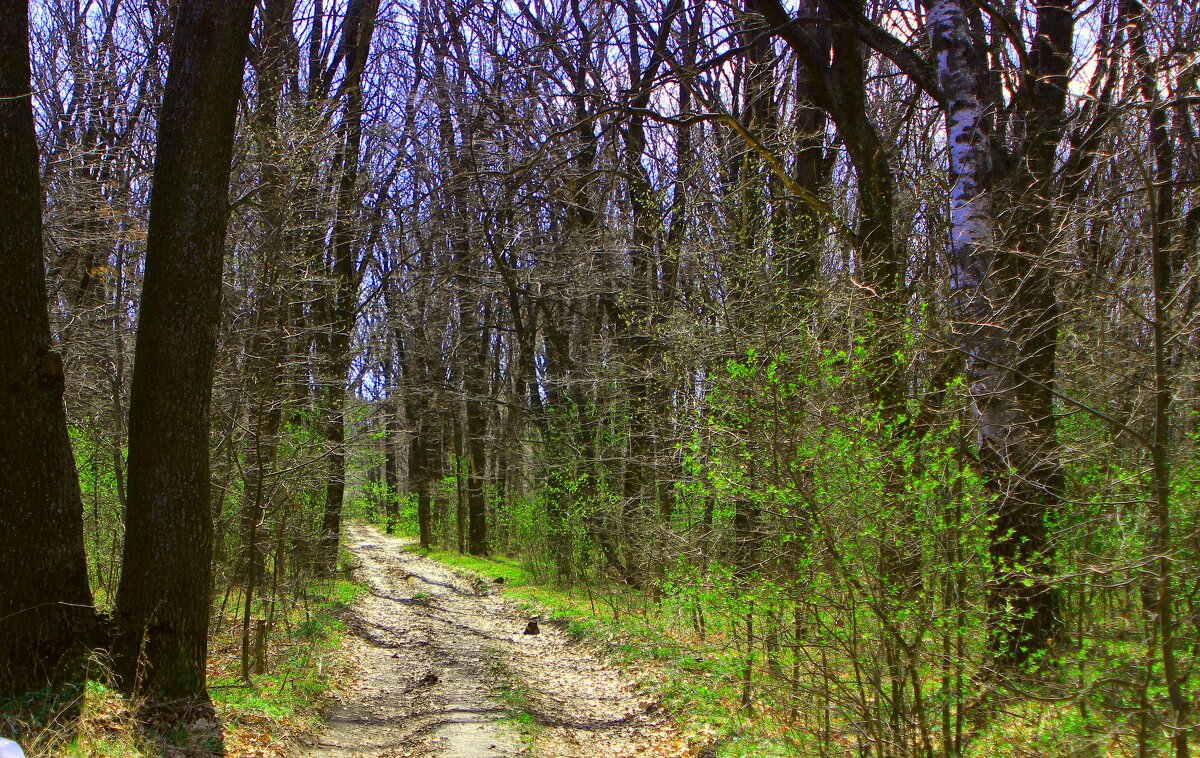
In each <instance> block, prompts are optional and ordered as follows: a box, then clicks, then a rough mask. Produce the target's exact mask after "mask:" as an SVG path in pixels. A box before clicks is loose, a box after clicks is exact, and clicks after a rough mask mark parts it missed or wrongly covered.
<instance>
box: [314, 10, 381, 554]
mask: <svg viewBox="0 0 1200 758" xmlns="http://www.w3.org/2000/svg"><path fill="white" fill-rule="evenodd" d="M375 10H376V4H375V2H374V0H354V2H351V3H350V5H349V6H348V7H347V8H346V19H345V21H344V24H343V27H342V43H341V46H342V50H343V51H344V53H345V59H346V80H345V83H344V84H343V89H344V90H345V91H346V108H345V117H344V119H343V121H342V139H343V142H342V152H341V166H342V174H341V177H340V180H339V184H338V200H337V218H336V219H335V220H334V227H333V233H332V234H331V235H330V246H331V248H332V253H333V255H332V258H333V272H332V273H333V287H334V292H333V297H332V303H331V304H332V308H330V311H331V313H330V315H331V317H332V329H333V332H332V334H331V335H330V337H329V342H328V355H327V358H328V366H329V375H328V377H327V381H328V382H329V386H328V388H327V390H326V393H325V394H326V413H327V416H326V420H325V439H326V442H327V444H328V445H329V451H330V452H329V481H328V484H327V486H326V488H325V513H324V516H323V517H322V520H321V540H320V546H319V548H318V555H317V567H318V570H319V571H321V572H322V573H324V574H327V575H329V574H332V573H333V572H334V570H335V569H336V568H337V555H338V543H339V541H340V539H341V531H342V500H343V498H344V496H345V493H346V407H345V406H346V382H347V381H348V379H349V375H350V335H351V334H352V333H353V332H354V322H355V317H356V315H357V312H358V273H357V267H356V265H355V252H356V246H355V231H354V224H353V222H352V219H351V216H352V215H353V213H354V205H355V203H356V202H357V197H356V195H355V188H356V186H357V184H358V160H359V149H360V146H361V143H362V115H363V96H362V77H363V70H364V69H365V68H366V62H367V54H368V52H369V51H370V48H371V37H372V35H373V33H374V30H375Z"/></svg>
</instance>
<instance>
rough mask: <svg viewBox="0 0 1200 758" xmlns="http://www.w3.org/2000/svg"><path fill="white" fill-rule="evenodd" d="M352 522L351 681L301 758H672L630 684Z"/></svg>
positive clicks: (662, 732)
mask: <svg viewBox="0 0 1200 758" xmlns="http://www.w3.org/2000/svg"><path fill="white" fill-rule="evenodd" d="M406 544H407V543H406V542H405V541H403V540H400V539H396V538H393V537H389V536H386V535H384V534H382V533H381V532H379V531H377V530H375V529H374V528H371V527H368V526H364V525H361V524H352V525H351V526H350V527H349V528H348V530H347V535H346V546H347V547H348V548H349V549H350V551H351V552H352V553H353V554H354V555H355V557H356V559H357V561H358V568H357V574H358V576H359V578H361V579H362V580H364V581H366V582H367V583H368V585H369V587H370V594H369V595H367V596H365V597H363V598H362V599H361V600H360V601H359V603H358V604H357V605H356V606H355V608H354V611H353V614H354V615H353V618H352V620H351V633H350V634H348V635H347V645H348V651H347V652H348V654H349V655H350V656H351V658H352V659H353V660H354V662H355V664H356V666H357V675H356V680H355V682H354V683H353V684H352V685H351V686H350V688H349V689H348V691H347V692H346V693H345V694H344V695H343V696H342V699H341V703H340V705H339V706H338V707H337V708H336V709H335V710H334V712H333V713H332V714H331V715H330V718H329V720H328V728H327V731H326V732H325V733H324V734H323V735H322V736H321V738H320V740H319V742H318V743H317V744H316V745H315V746H314V747H313V748H312V750H311V751H310V753H309V755H310V756H378V757H379V758H384V757H386V758H404V757H406V756H441V757H442V758H493V757H494V758H508V757H509V756H539V757H540V758H569V757H572V756H579V758H584V757H585V756H586V758H625V757H629V758H633V757H634V756H684V755H687V754H688V750H687V749H686V748H685V747H683V746H682V745H683V744H684V743H683V741H681V738H680V735H679V732H678V730H677V729H676V728H675V727H674V726H673V725H672V724H671V723H670V721H669V719H667V717H666V716H665V715H664V714H663V713H661V711H660V710H659V709H657V708H656V707H655V706H654V704H653V702H652V701H651V700H650V699H649V698H648V697H647V696H646V695H644V694H642V693H639V692H638V690H637V689H636V687H635V685H634V683H633V681H632V680H631V678H630V677H628V676H626V675H623V674H622V673H621V672H619V671H618V670H616V669H615V668H614V667H612V666H611V665H609V664H607V663H605V662H603V661H601V660H600V658H599V657H598V656H597V655H596V654H595V653H594V652H593V651H592V650H590V649H589V648H588V647H586V646H584V645H580V644H576V643H573V642H572V641H571V640H570V639H568V638H567V637H566V635H564V634H563V633H561V632H560V631H559V630H558V629H556V628H555V627H553V626H552V625H550V624H545V623H543V624H540V633H539V634H536V635H526V634H523V632H524V631H525V628H526V624H527V622H528V620H529V618H528V616H526V615H524V614H522V613H521V612H520V610H519V609H518V608H517V607H516V606H515V605H513V604H512V603H510V602H508V601H506V600H504V599H502V598H501V597H499V596H498V593H497V591H496V588H495V586H494V585H493V584H492V583H491V582H489V581H486V580H482V581H481V580H479V579H474V578H468V577H465V576H462V575H459V574H457V573H455V572H453V571H452V570H450V569H448V568H447V567H445V566H443V565H441V564H439V563H436V562H434V561H431V560H428V559H426V558H422V557H420V556H419V555H417V554H415V553H412V552H408V551H406V550H405V549H404V547H405V546H406Z"/></svg>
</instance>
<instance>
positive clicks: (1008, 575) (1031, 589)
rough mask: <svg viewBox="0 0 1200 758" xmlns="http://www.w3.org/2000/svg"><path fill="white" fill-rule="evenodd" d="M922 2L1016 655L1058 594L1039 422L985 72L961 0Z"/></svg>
mask: <svg viewBox="0 0 1200 758" xmlns="http://www.w3.org/2000/svg"><path fill="white" fill-rule="evenodd" d="M928 8H929V21H928V23H929V35H930V39H931V44H932V46H933V52H934V57H935V59H936V60H937V61H938V70H937V76H938V82H939V85H940V87H941V89H942V92H943V94H944V95H945V102H946V132H947V137H946V139H947V143H948V145H949V157H950V172H949V179H950V219H951V228H950V247H949V260H950V269H951V273H950V283H951V291H952V294H953V297H954V310H955V314H954V315H955V328H956V330H957V331H958V333H959V339H960V340H961V349H962V351H963V354H964V356H965V369H966V374H967V381H968V390H969V392H970V396H971V403H972V410H973V412H974V415H975V419H976V424H977V427H978V428H977V433H976V435H977V436H976V442H977V445H978V448H979V466H980V470H981V473H982V476H983V480H984V483H985V486H986V487H987V489H988V492H989V493H990V494H991V496H992V497H993V505H992V513H993V518H994V521H993V528H992V530H993V539H992V547H991V554H992V559H993V563H994V565H993V578H992V583H991V587H990V588H989V599H988V611H989V617H990V618H989V633H990V636H991V645H992V649H993V653H994V654H995V655H996V657H997V659H998V660H1001V661H1005V662H1009V663H1021V662H1023V661H1025V660H1026V659H1028V657H1029V655H1030V653H1032V652H1034V651H1035V650H1038V649H1040V648H1042V647H1044V646H1045V644H1046V642H1047V640H1048V639H1049V638H1050V637H1051V636H1052V634H1053V630H1054V628H1055V620H1054V596H1053V593H1052V591H1051V587H1050V585H1049V583H1048V578H1047V573H1048V566H1047V559H1048V556H1047V534H1046V526H1045V522H1044V518H1045V515H1046V508H1045V506H1046V498H1045V497H1044V496H1043V495H1044V493H1045V492H1046V482H1045V477H1044V476H1041V475H1040V474H1041V473H1042V472H1040V471H1038V470H1036V469H1035V468H1033V467H1031V459H1032V456H1035V455H1036V451H1035V450H1033V449H1032V448H1033V446H1034V444H1035V443H1036V437H1035V436H1034V434H1033V432H1032V430H1033V429H1034V427H1035V424H1032V423H1030V421H1031V420H1030V415H1029V412H1030V409H1024V408H1022V407H1021V404H1020V402H1019V401H1018V397H1017V392H1016V387H1017V383H1018V381H1017V377H1016V376H1015V375H1014V370H1015V369H1016V367H1017V366H1018V359H1019V356H1018V351H1017V349H1016V346H1015V345H1014V342H1013V340H1012V337H1011V335H1010V333H1009V332H1008V330H1006V329H1005V327H1004V322H1005V320H1006V319H1007V318H1008V316H1009V312H1008V309H1009V308H1011V303H1010V301H1009V296H1010V292H1008V291H1007V288H1006V287H1005V286H1004V281H1003V279H1004V276H1005V272H1004V271H1003V270H1002V267H1001V266H999V263H1000V261H999V258H1000V251H999V250H998V245H997V240H996V236H995V229H996V216H995V212H994V209H993V191H994V179H993V171H992V168H993V166H992V154H993V146H992V144H991V131H992V130H991V124H990V121H989V119H990V116H989V114H988V113H987V111H986V99H985V97H984V95H983V93H984V91H985V90H984V87H985V86H986V84H985V83H986V81H987V76H988V71H987V68H986V62H985V61H984V60H983V53H982V50H981V48H980V46H979V45H978V44H976V42H975V41H974V40H972V38H971V36H970V31H969V25H968V16H967V14H968V11H967V8H966V7H965V6H964V4H963V3H962V2H961V0H935V1H934V2H931V3H930V4H929V6H928ZM1047 410H1048V409H1047Z"/></svg>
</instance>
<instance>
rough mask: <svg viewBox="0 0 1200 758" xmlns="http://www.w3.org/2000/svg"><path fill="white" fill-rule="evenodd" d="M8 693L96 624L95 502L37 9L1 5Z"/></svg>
mask: <svg viewBox="0 0 1200 758" xmlns="http://www.w3.org/2000/svg"><path fill="white" fill-rule="evenodd" d="M0 16H2V17H3V18H4V19H5V23H4V24H3V25H2V26H0V208H3V209H4V212H3V213H2V214H0V250H2V251H3V267H2V268H0V355H3V356H4V358H3V360H2V361H0V415H2V416H3V418H4V419H5V421H6V424H7V425H8V426H7V429H6V431H5V433H4V434H3V435H0V470H2V471H3V475H2V476H0V534H4V535H5V539H4V541H3V545H0V577H2V578H3V579H2V581H0V697H4V696H9V695H15V694H18V693H20V692H23V691H25V690H28V689H35V688H38V687H41V686H43V685H44V684H45V683H46V682H47V681H49V680H51V679H55V678H58V677H59V676H60V675H63V674H65V673H67V671H69V668H68V669H63V668H62V665H63V664H65V663H67V662H68V661H67V659H68V657H69V656H70V655H71V654H72V652H73V651H75V650H76V649H77V648H78V647H79V646H81V644H83V643H86V642H88V641H90V637H91V631H92V629H93V627H94V624H95V619H94V613H93V610H92V595H91V591H90V590H89V589H88V581H87V562H86V557H85V555H84V548H83V506H82V504H81V502H80V498H79V480H78V478H77V477H76V474H75V459H74V457H73V456H72V453H71V441H70V438H69V436H68V433H67V418H66V413H65V411H64V408H63V388H64V383H65V377H64V375H63V361H62V357H61V356H60V355H59V353H58V352H57V351H56V350H55V349H54V345H53V343H52V340H51V337H50V321H49V316H48V314H47V310H46V307H47V306H46V270H45V264H44V262H43V257H42V192H41V186H40V181H39V179H38V158H37V141H36V138H35V134H34V121H33V108H32V100H31V91H30V65H29V25H28V19H29V15H28V6H27V4H26V2H25V0H4V1H3V2H2V3H0Z"/></svg>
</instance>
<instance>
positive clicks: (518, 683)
mask: <svg viewBox="0 0 1200 758" xmlns="http://www.w3.org/2000/svg"><path fill="white" fill-rule="evenodd" d="M487 668H488V673H490V674H491V676H492V679H493V680H494V681H495V683H496V685H495V691H494V695H495V698H496V700H498V701H499V702H500V704H501V705H502V706H503V707H504V709H505V710H507V711H508V716H507V718H505V719H503V721H504V722H505V723H507V724H508V726H509V727H510V728H512V730H513V731H514V732H516V733H517V734H518V735H519V736H520V738H521V741H522V743H523V744H524V746H525V747H526V748H527V749H532V747H533V745H534V743H535V742H536V741H537V738H538V736H539V735H541V733H542V732H543V731H544V730H545V727H544V726H543V725H542V723H541V722H540V721H538V718H537V716H535V715H534V714H533V712H532V711H531V710H530V708H529V703H530V690H529V685H528V684H527V683H526V682H525V680H524V679H522V678H521V675H520V674H519V673H518V672H516V671H514V670H513V669H512V667H510V666H509V665H508V664H507V663H506V662H505V661H503V660H501V659H500V658H499V657H496V656H492V657H490V658H489V659H488V661H487Z"/></svg>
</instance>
